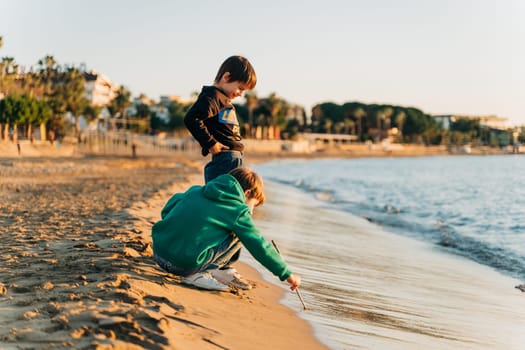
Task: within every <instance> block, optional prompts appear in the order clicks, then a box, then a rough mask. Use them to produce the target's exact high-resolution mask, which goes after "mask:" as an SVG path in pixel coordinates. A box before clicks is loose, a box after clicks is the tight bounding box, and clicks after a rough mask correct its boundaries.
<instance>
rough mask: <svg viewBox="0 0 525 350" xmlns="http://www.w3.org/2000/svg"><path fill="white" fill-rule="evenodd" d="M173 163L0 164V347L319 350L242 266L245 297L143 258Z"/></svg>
mask: <svg viewBox="0 0 525 350" xmlns="http://www.w3.org/2000/svg"><path fill="white" fill-rule="evenodd" d="M201 167H202V162H201V161H200V160H198V161H192V160H185V159H181V158H178V159H177V158H169V159H166V158H164V159H153V158H148V159H145V158H139V159H131V158H118V157H91V158H80V157H69V158H1V159H0V198H1V199H2V200H1V201H0V234H1V237H2V240H3V242H2V243H3V244H2V246H1V248H0V252H1V254H2V257H3V263H2V264H1V265H0V348H2V349H21V348H35V349H43V348H80V349H141V348H146V349H248V348H249V349H267V348H271V349H289V348H301V349H323V348H324V347H323V346H322V345H321V344H320V343H318V342H317V340H316V339H315V338H314V337H313V335H312V330H311V328H310V326H309V325H308V324H307V323H306V322H305V321H303V320H301V319H300V318H298V317H297V316H296V314H295V313H294V311H293V310H291V309H288V308H286V307H284V306H282V305H280V304H279V303H278V301H279V300H280V299H281V298H282V296H283V294H284V293H285V290H284V289H283V288H279V287H277V286H275V285H273V284H271V283H268V282H266V281H264V280H263V279H262V278H261V277H260V275H259V274H258V273H257V272H256V271H255V270H254V269H252V268H249V267H248V266H247V265H244V264H241V265H240V266H239V267H238V269H239V270H240V272H241V273H242V274H243V275H245V277H246V278H247V279H248V280H250V281H252V283H253V284H254V285H255V288H254V289H252V290H250V291H246V292H244V291H234V292H231V293H219V292H207V291H200V290H197V289H193V288H190V287H187V286H184V285H181V284H180V283H179V282H180V281H179V279H178V278H177V277H174V276H172V275H169V274H167V273H165V272H163V271H162V270H160V269H159V268H158V267H157V266H156V264H155V263H154V262H153V261H152V259H151V254H152V251H151V239H150V228H151V225H152V223H154V222H155V221H156V220H157V219H158V217H159V213H160V209H161V208H162V206H163V205H164V203H165V201H166V200H167V198H168V197H169V196H170V195H171V194H172V193H173V192H178V191H182V190H185V189H186V188H187V187H188V186H189V185H190V184H192V183H194V182H195V181H197V180H196V177H195V176H196V175H197V177H198V178H200V172H201V169H202V168H201Z"/></svg>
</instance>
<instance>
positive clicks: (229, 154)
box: [204, 151, 242, 183]
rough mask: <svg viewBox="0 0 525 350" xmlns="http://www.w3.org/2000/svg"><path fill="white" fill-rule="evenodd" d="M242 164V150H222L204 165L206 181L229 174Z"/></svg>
mask: <svg viewBox="0 0 525 350" xmlns="http://www.w3.org/2000/svg"><path fill="white" fill-rule="evenodd" d="M241 166H242V152H239V151H222V152H221V153H217V154H214V155H212V156H211V161H210V162H209V163H208V164H206V166H205V167H204V181H206V183H208V182H209V181H211V180H213V179H215V178H216V177H217V176H219V175H223V174H228V173H229V172H230V170H233V169H235V168H239V167H241Z"/></svg>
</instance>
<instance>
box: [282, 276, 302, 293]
mask: <svg viewBox="0 0 525 350" xmlns="http://www.w3.org/2000/svg"><path fill="white" fill-rule="evenodd" d="M286 282H288V283H289V284H290V290H291V291H292V292H293V291H294V290H296V289H297V288H299V286H300V285H301V276H299V275H294V274H291V275H290V277H288V278H287V279H286Z"/></svg>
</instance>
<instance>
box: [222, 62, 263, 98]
mask: <svg viewBox="0 0 525 350" xmlns="http://www.w3.org/2000/svg"><path fill="white" fill-rule="evenodd" d="M225 73H230V79H229V80H228V82H229V83H230V82H232V81H240V82H241V83H243V84H244V85H245V87H246V90H251V89H253V88H254V87H255V84H257V75H256V74H255V70H254V69H253V66H252V64H251V63H250V62H249V61H248V59H247V58H246V57H243V56H231V57H228V58H227V59H226V61H224V62H223V63H222V64H221V66H220V67H219V71H218V72H217V76H216V77H215V82H219V81H220V80H221V78H222V76H223V75H224V74H225Z"/></svg>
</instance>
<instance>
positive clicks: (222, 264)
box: [153, 233, 242, 277]
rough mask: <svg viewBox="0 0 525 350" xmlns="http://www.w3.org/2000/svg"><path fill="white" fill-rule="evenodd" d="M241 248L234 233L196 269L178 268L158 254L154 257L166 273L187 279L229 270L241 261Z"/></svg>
mask: <svg viewBox="0 0 525 350" xmlns="http://www.w3.org/2000/svg"><path fill="white" fill-rule="evenodd" d="M241 246H242V243H241V241H239V238H237V236H236V235H234V234H233V233H232V234H231V235H230V236H229V237H228V238H227V239H226V240H224V242H222V243H221V244H220V245H218V246H217V247H215V248H214V249H213V254H212V256H211V257H210V258H209V259H208V261H206V262H205V263H204V264H202V265H201V266H199V267H197V268H194V269H184V268H180V267H177V266H175V265H173V264H172V263H170V262H169V261H167V260H166V259H163V258H161V257H160V256H158V255H157V254H154V255H153V259H155V262H156V263H157V264H158V265H159V266H160V267H161V268H162V269H163V270H164V271H167V272H170V273H173V274H174V275H177V276H182V277H187V276H190V275H193V274H196V273H198V272H203V271H206V270H213V269H224V268H228V267H229V266H230V265H231V264H233V263H234V262H236V261H237V260H239V257H240V253H241Z"/></svg>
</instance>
